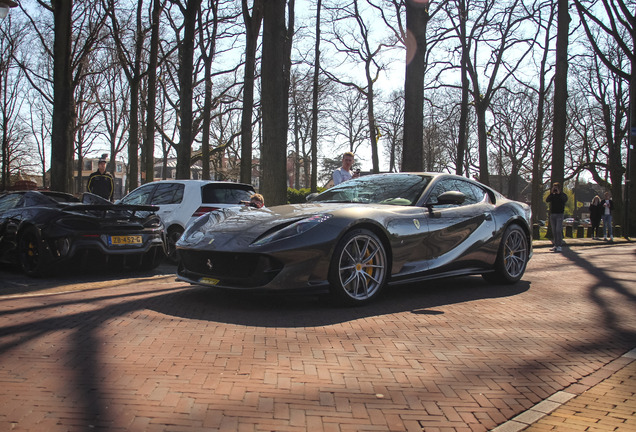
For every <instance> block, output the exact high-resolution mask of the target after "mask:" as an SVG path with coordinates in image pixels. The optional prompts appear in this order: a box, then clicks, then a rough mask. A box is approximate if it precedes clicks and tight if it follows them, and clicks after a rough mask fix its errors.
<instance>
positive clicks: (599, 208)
mask: <svg viewBox="0 0 636 432" xmlns="http://www.w3.org/2000/svg"><path fill="white" fill-rule="evenodd" d="M602 217H603V204H601V197H600V196H598V195H596V196H595V197H594V198H592V202H591V203H590V221H591V222H592V239H593V240H598V233H599V227H600V226H601V218H602Z"/></svg>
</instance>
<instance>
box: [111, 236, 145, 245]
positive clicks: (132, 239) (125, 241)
mask: <svg viewBox="0 0 636 432" xmlns="http://www.w3.org/2000/svg"><path fill="white" fill-rule="evenodd" d="M141 243H142V241H141V236H140V235H129V236H110V244H112V245H131V244H132V245H138V244H141Z"/></svg>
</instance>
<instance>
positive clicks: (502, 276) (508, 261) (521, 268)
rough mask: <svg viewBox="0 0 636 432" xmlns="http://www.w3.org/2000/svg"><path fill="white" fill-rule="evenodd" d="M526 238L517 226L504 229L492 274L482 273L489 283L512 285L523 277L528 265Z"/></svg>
mask: <svg viewBox="0 0 636 432" xmlns="http://www.w3.org/2000/svg"><path fill="white" fill-rule="evenodd" d="M528 259H529V253H528V237H527V236H526V233H525V232H524V231H523V229H521V227H520V226H519V225H510V226H509V227H508V228H506V231H505V232H504V235H503V237H502V238H501V243H500V245H499V253H498V254H497V261H495V267H494V270H495V271H494V272H492V273H484V275H483V277H484V279H486V280H487V281H489V282H494V283H504V284H512V283H515V282H517V281H518V280H519V279H521V277H522V276H523V274H524V272H525V271H526V266H527V265H528Z"/></svg>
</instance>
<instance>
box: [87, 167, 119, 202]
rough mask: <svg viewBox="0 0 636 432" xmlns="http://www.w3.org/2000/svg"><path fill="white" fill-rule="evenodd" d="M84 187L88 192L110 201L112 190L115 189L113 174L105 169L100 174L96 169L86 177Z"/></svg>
mask: <svg viewBox="0 0 636 432" xmlns="http://www.w3.org/2000/svg"><path fill="white" fill-rule="evenodd" d="M86 189H88V191H89V192H90V193H93V194H95V195H99V196H100V197H102V198H106V199H107V200H109V201H111V200H112V199H113V191H114V190H115V182H114V180H113V176H112V175H111V174H110V173H108V172H106V171H104V174H102V173H100V172H99V170H97V171H95V172H94V173H91V175H90V176H89V177H88V184H87V185H86Z"/></svg>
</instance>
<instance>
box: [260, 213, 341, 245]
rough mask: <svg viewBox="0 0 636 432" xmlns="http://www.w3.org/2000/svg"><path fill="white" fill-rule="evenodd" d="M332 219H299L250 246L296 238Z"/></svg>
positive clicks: (328, 217) (316, 217)
mask: <svg viewBox="0 0 636 432" xmlns="http://www.w3.org/2000/svg"><path fill="white" fill-rule="evenodd" d="M331 218H332V215H330V214H326V215H315V216H311V217H308V218H306V219H301V220H299V221H296V222H294V223H293V224H291V225H287V226H286V227H285V228H283V229H280V230H278V231H274V232H270V233H268V234H265V235H264V236H263V237H261V238H259V239H258V240H256V241H255V242H253V243H252V244H251V245H250V246H263V245H266V244H268V243H273V242H275V241H279V240H282V239H286V238H290V237H294V236H297V235H299V234H303V233H305V232H307V231H309V230H310V229H312V228H313V227H315V226H316V225H318V224H320V223H322V222H325V221H327V220H329V219H331Z"/></svg>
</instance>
